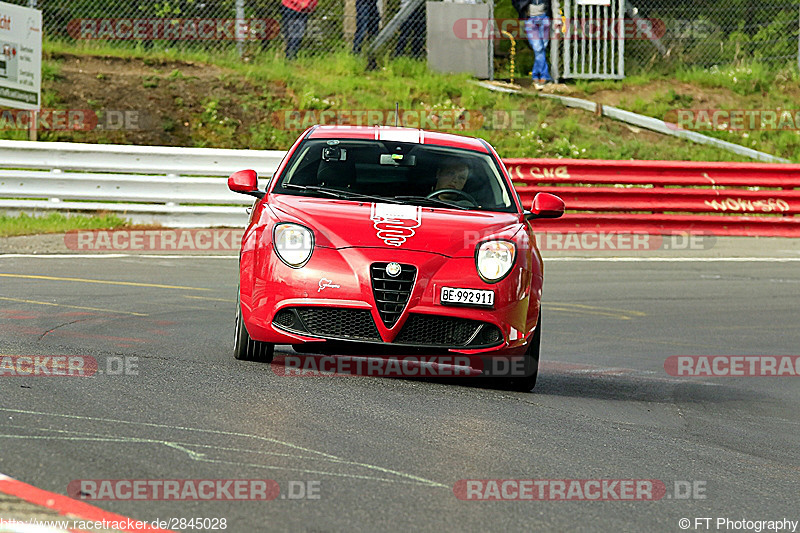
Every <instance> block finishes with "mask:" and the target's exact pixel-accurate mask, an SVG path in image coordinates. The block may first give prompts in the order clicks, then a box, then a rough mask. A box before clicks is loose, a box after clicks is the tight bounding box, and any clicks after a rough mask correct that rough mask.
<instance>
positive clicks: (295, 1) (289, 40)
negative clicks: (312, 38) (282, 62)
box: [281, 0, 318, 59]
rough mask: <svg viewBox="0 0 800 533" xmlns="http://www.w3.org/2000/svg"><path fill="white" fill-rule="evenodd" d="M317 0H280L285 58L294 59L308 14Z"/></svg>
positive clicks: (300, 42)
mask: <svg viewBox="0 0 800 533" xmlns="http://www.w3.org/2000/svg"><path fill="white" fill-rule="evenodd" d="M317 1H318V0H282V1H281V21H282V26H283V38H284V39H285V40H286V59H294V58H296V57H297V52H299V51H300V45H301V44H302V42H303V37H304V36H305V34H306V24H307V23H308V16H309V15H310V14H311V13H313V12H314V10H315V9H316V8H317Z"/></svg>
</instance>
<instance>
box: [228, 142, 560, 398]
mask: <svg viewBox="0 0 800 533" xmlns="http://www.w3.org/2000/svg"><path fill="white" fill-rule="evenodd" d="M228 186H229V187H230V189H231V190H233V191H236V192H240V193H243V194H249V195H252V196H255V197H256V198H258V200H257V201H256V203H255V205H254V207H253V211H252V215H251V218H250V222H249V225H248V227H247V230H246V231H245V233H244V236H243V238H242V249H241V253H240V272H239V282H240V283H239V304H238V305H237V310H236V337H235V342H234V356H235V357H236V358H237V359H243V360H251V361H263V362H269V361H271V360H272V358H273V353H274V347H275V345H276V344H289V345H292V346H293V347H294V349H295V350H296V351H299V352H306V353H308V352H312V353H313V352H319V353H340V354H341V353H351V350H362V352H363V350H364V348H365V347H367V349H368V350H371V353H374V354H376V355H382V354H389V353H403V352H405V353H421V352H425V353H436V354H453V353H455V354H464V355H468V356H470V359H475V358H478V359H479V360H480V361H482V362H485V363H486V364H485V365H484V368H483V369H482V370H483V373H484V374H486V375H492V371H491V370H490V369H491V368H495V369H498V368H503V369H506V370H508V371H507V372H506V373H504V374H503V373H501V372H500V371H498V370H495V372H494V377H495V378H497V376H500V375H502V377H501V378H500V379H501V382H502V383H504V384H505V385H507V386H510V387H511V388H513V389H516V390H525V391H528V390H530V389H532V388H533V387H534V385H535V383H536V375H537V372H538V364H539V343H540V339H541V328H540V324H541V305H540V303H541V296H542V280H543V278H542V259H541V256H540V254H539V250H538V249H537V247H536V240H535V237H534V235H533V228H532V227H531V221H534V220H535V219H537V218H555V217H559V216H561V215H562V214H563V212H564V202H563V201H561V199H560V198H558V197H556V196H553V195H550V194H545V193H540V194H538V195H536V197H535V198H534V200H533V205H532V206H531V209H530V211H526V210H525V209H524V208H523V206H522V205H521V203H520V199H519V196H518V195H517V193H516V191H515V189H514V187H513V184H512V182H511V178H510V176H509V174H508V171H507V170H506V168H505V166H504V165H503V163H502V161H501V160H500V158H499V157H498V155H497V153H496V152H495V150H494V149H493V148H492V147H491V146H490V145H489V144H488V143H486V142H485V141H483V140H481V139H475V138H470V137H463V136H459V135H452V134H445V133H437V132H429V131H422V130H415V129H408V128H393V127H342V126H315V127H312V128H309V129H308V130H306V131H305V132H304V133H303V134H302V135H301V136H300V138H298V139H297V141H296V142H295V143H294V145H293V146H292V147H291V149H290V150H289V152H288V153H287V155H286V157H285V158H284V160H283V161H282V162H281V164H280V166H279V167H278V169H277V171H276V172H275V175H274V177H273V178H272V179H271V180H270V183H269V185H268V187H267V189H266V191H264V190H259V189H258V185H257V176H256V173H255V171H253V170H243V171H239V172H236V173H235V174H233V175H232V176H231V177H230V178H229V180H228ZM497 360H504V361H505V362H506V363H509V362H510V363H511V364H503V365H493V364H492V362H493V361H494V362H496V361H497ZM495 381H496V379H495Z"/></svg>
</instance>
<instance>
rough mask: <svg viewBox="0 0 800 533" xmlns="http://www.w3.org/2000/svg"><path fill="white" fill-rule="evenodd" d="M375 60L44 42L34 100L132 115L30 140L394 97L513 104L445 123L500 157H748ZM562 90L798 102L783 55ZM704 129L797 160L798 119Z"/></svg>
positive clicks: (31, 225) (243, 137) (176, 136)
mask: <svg viewBox="0 0 800 533" xmlns="http://www.w3.org/2000/svg"><path fill="white" fill-rule="evenodd" d="M381 65H382V66H381V67H380V68H379V69H378V70H373V71H367V70H366V63H365V60H364V59H363V58H360V57H354V56H352V55H349V54H339V55H332V56H329V57H324V58H318V59H308V58H306V59H300V60H298V61H295V62H286V61H285V60H284V59H283V58H282V57H280V56H276V55H269V54H252V56H251V57H249V58H248V59H247V60H246V61H241V60H240V59H239V58H238V57H237V56H235V55H213V54H207V53H189V52H185V51H175V50H161V51H154V50H145V49H141V48H140V49H137V48H123V47H115V46H99V47H98V46H97V45H96V44H90V45H88V46H87V45H86V44H84V43H80V44H77V45H76V44H71V43H62V42H52V41H51V42H46V43H45V58H44V63H43V106H44V107H45V108H49V109H92V110H94V111H95V112H96V113H97V115H98V116H99V117H100V119H101V121H102V120H103V117H104V115H105V114H107V112H108V111H109V110H114V111H122V110H131V111H135V112H137V113H139V120H138V122H137V124H136V129H122V130H117V129H114V128H106V129H104V130H97V129H95V130H92V131H73V132H71V131H52V130H51V131H41V132H40V134H39V138H40V139H41V140H45V141H71V142H97V143H121V144H144V145H168V146H169V145H171V146H196V147H217V148H249V149H276V150H284V149H286V148H287V147H288V146H289V145H290V144H291V142H292V141H294V139H295V138H296V137H297V135H298V134H299V133H300V131H298V130H297V129H293V128H287V127H285V124H284V123H283V121H282V120H281V117H285V111H287V110H301V111H316V112H319V111H323V110H332V111H336V112H347V111H352V110H384V111H389V110H392V109H394V106H395V103H399V105H400V108H401V109H403V110H412V111H417V112H419V113H420V114H422V115H424V116H428V117H436V116H438V117H452V116H456V115H458V114H459V113H461V111H462V110H466V111H467V112H469V113H471V114H472V116H473V117H474V116H476V112H478V113H483V114H487V115H488V114H491V113H495V114H497V115H498V116H501V117H504V116H505V117H507V116H516V117H517V121H516V123H515V124H514V125H513V126H512V127H508V125H507V124H502V123H500V124H493V125H492V124H486V123H484V124H483V127H481V128H479V129H461V128H457V129H454V130H446V131H455V132H456V133H463V134H468V135H474V136H477V137H482V138H484V139H486V140H487V141H488V142H490V143H491V144H492V145H494V146H495V147H496V148H497V150H498V152H499V153H500V155H501V156H502V157H565V158H592V159H673V160H695V161H703V160H707V161H747V160H748V159H745V158H743V157H739V156H736V155H733V154H731V153H730V152H727V151H723V150H720V149H717V148H712V147H707V146H702V145H697V144H694V143H691V142H688V141H683V140H679V139H675V138H672V137H668V136H663V135H659V134H656V133H652V132H649V131H646V130H640V129H638V128H634V127H631V126H627V125H625V124H622V123H619V122H615V121H613V120H610V119H607V118H602V117H597V116H594V115H592V114H589V113H586V112H584V111H581V110H576V109H568V108H565V107H563V106H562V105H560V104H558V103H555V102H553V101H551V100H547V99H544V98H538V97H536V96H535V95H534V94H531V95H524V96H520V95H508V94H502V93H495V92H490V91H487V90H485V89H483V88H480V87H477V86H475V85H474V84H472V83H470V81H471V80H470V78H469V76H466V75H442V74H437V73H432V72H429V71H428V70H427V68H426V65H425V63H423V62H419V61H413V60H409V59H405V58H400V59H397V60H389V59H385V60H384V61H382V62H381ZM561 92H564V93H565V94H569V95H571V96H578V97H584V98H587V99H590V100H594V101H599V102H602V103H606V104H610V105H617V106H619V107H622V108H624V109H628V110H631V111H634V112H637V113H642V114H645V115H649V116H653V117H656V118H661V119H666V120H674V119H675V116H674V115H675V112H676V110H678V109H726V110H734V109H742V110H747V109H764V110H770V109H794V108H796V107H798V106H797V104H796V102H800V76H798V72H797V68H796V67H787V68H785V69H783V70H778V71H776V70H769V69H767V68H766V67H763V66H760V65H758V64H753V65H749V66H741V65H740V66H732V67H729V68H721V69H719V68H712V69H705V70H703V69H683V70H679V71H677V72H675V73H672V74H670V75H665V74H661V73H656V72H652V73H647V74H640V75H635V76H630V77H629V78H627V79H626V80H622V81H602V82H577V83H575V84H572V85H569V86H566V87H565V88H563V89H561ZM386 114H387V115H388V114H389V113H386ZM417 116H418V115H417ZM520 117H521V119H520ZM472 124H480V122H472ZM301 126H302V124H301ZM798 127H800V125H798ZM703 133H707V134H709V135H712V136H714V137H718V138H721V139H724V140H727V141H731V142H735V143H738V144H742V145H744V146H748V147H751V148H754V149H756V150H761V151H765V152H768V153H772V154H774V155H777V156H781V157H785V158H788V159H791V160H794V161H798V162H800V132H798V131H797V130H792V131H768V130H754V131H727V130H719V129H718V130H716V131H704V132H703ZM0 138H11V139H26V138H27V132H25V131H14V130H9V129H7V128H5V129H4V128H0ZM111 218H114V219H115V220H113V221H112V220H111ZM124 223H125V221H124V220H121V219H116V217H106V216H103V217H95V218H92V219H87V221H86V222H84V221H83V219H81V218H74V217H70V218H66V217H63V218H62V217H60V215H48V216H47V217H44V218H42V219H41V220H40V221H35V220H34V219H31V218H30V217H18V218H8V217H3V218H0V235H11V234H20V233H36V232H57V231H64V230H68V229H72V228H83V227H86V228H90V227H91V228H96V227H116V226H114V225H117V226H118V225H122V224H124ZM82 224H88V225H85V226H84V225H82ZM109 224H111V226H109Z"/></svg>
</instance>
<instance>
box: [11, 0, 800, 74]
mask: <svg viewBox="0 0 800 533" xmlns="http://www.w3.org/2000/svg"><path fill="white" fill-rule="evenodd" d="M5 1H10V2H11V3H15V4H22V5H33V6H34V7H37V8H39V9H41V10H42V11H43V14H44V21H45V32H46V35H47V37H49V38H55V39H67V40H81V41H92V42H101V43H103V44H104V45H108V44H109V43H114V44H113V45H114V46H136V45H138V46H144V47H148V48H172V49H175V48H177V49H180V50H198V49H199V50H208V51H226V50H227V51H238V52H239V53H240V54H241V55H248V54H250V55H252V54H260V53H273V54H276V55H279V56H280V55H286V56H288V57H289V58H294V57H295V56H296V55H297V56H300V57H302V56H321V55H326V54H330V53H331V52H337V51H349V52H357V53H365V52H366V51H367V50H368V49H369V45H370V43H372V42H373V41H374V39H375V38H376V36H377V34H378V32H379V31H380V30H381V28H389V29H390V30H391V31H390V33H391V35H388V36H384V37H387V38H386V39H381V40H380V41H381V43H382V46H381V47H380V48H379V49H378V50H377V52H378V55H380V56H382V57H392V56H409V57H414V58H419V59H424V58H425V56H426V49H425V47H426V36H425V31H426V24H425V22H426V21H425V5H424V2H423V1H421V0H318V3H317V2H313V1H312V4H316V6H315V7H314V9H313V10H312V11H310V12H309V13H297V12H295V11H292V10H289V9H287V8H286V7H284V6H282V3H281V1H280V0H216V1H215V0H140V1H136V2H133V1H124V0H123V1H120V0H5ZM299 1H301V2H302V1H303V0H299ZM454 1H458V0H454ZM461 1H462V2H468V3H475V2H481V1H482V0H461ZM489 1H492V0H489ZM493 1H494V16H495V17H496V18H497V19H507V18H518V14H517V12H516V11H515V10H514V8H513V7H512V5H511V0H493ZM572 1H573V2H577V3H579V4H580V3H582V2H585V3H589V4H592V3H594V4H597V3H598V0H592V1H591V2H587V1H586V0H572ZM409 2H410V3H419V6H420V7H418V8H415V9H411V10H409V9H405V10H404V11H405V13H409V12H410V16H409V17H408V18H406V19H405V20H396V16H397V14H398V13H399V12H401V8H402V7H403V6H404V5H406V4H407V3H409ZM564 2H565V0H561V1H560V2H559V1H558V0H554V1H553V5H554V6H555V8H556V10H559V8H560V7H561V6H562V5H563V4H564ZM624 4H625V16H626V19H639V20H645V21H647V23H648V24H652V28H653V38H652V39H650V38H646V39H643V38H641V35H639V34H637V32H636V31H635V30H634V31H633V35H631V34H630V31H629V32H627V34H626V42H625V46H624V50H625V57H624V59H625V64H626V73H628V74H630V73H632V72H635V71H636V70H637V69H652V68H660V67H666V68H673V67H674V66H675V65H678V64H680V65H698V66H704V67H707V66H711V65H724V64H731V63H737V62H742V61H750V60H757V61H763V62H767V63H770V64H772V65H776V66H782V65H784V64H785V65H790V64H791V65H796V64H797V63H798V51H799V46H798V43H799V40H798V28H799V27H800V0H763V1H754V0H629V1H627V2H624ZM562 15H563V12H561V13H557V14H555V13H554V18H555V19H560V18H561V17H562ZM242 19H246V20H250V22H249V23H248V24H247V25H243V26H242V27H240V28H239V29H237V25H236V21H237V20H242ZM556 22H558V20H556ZM565 22H566V23H567V25H569V24H570V22H568V21H565ZM137 24H138V26H137ZM573 38H576V37H573ZM577 38H578V39H580V37H577ZM510 47H511V45H510V42H509V41H508V40H504V38H500V39H498V40H496V41H495V42H494V50H495V68H496V70H497V72H499V73H501V74H500V75H501V76H502V73H503V72H504V71H506V72H507V69H508V63H509V50H510ZM516 50H517V56H518V60H517V65H518V71H519V72H522V73H523V74H524V71H525V69H528V68H529V67H530V65H531V64H532V62H533V59H532V54H531V51H530V47H529V46H528V45H527V43H526V42H525V37H524V34H523V35H517V42H516Z"/></svg>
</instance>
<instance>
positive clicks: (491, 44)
mask: <svg viewBox="0 0 800 533" xmlns="http://www.w3.org/2000/svg"><path fill="white" fill-rule="evenodd" d="M486 4H487V5H488V6H489V20H494V2H486ZM523 31H524V30H523ZM494 45H495V40H494V35H492V38H491V39H489V50H488V51H487V52H488V54H489V80H490V81H494Z"/></svg>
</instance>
